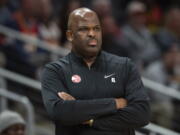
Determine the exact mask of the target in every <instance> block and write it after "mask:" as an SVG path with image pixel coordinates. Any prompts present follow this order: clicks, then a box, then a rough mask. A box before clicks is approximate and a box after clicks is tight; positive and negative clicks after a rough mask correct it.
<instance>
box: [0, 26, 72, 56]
mask: <svg viewBox="0 0 180 135" xmlns="http://www.w3.org/2000/svg"><path fill="white" fill-rule="evenodd" d="M0 33H2V34H4V35H6V36H7V37H9V38H13V39H18V40H21V41H24V42H26V43H31V45H34V46H37V47H39V48H42V49H45V50H47V51H49V52H51V53H52V54H56V55H60V56H65V55H66V54H68V53H69V50H68V49H65V48H62V47H52V46H53V45H51V44H50V43H47V42H45V41H42V40H40V39H38V38H35V37H33V36H30V35H27V34H23V33H21V32H19V31H16V30H13V29H10V28H8V27H5V26H3V25H0Z"/></svg>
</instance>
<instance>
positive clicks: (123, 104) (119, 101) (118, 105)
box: [115, 98, 127, 109]
mask: <svg viewBox="0 0 180 135" xmlns="http://www.w3.org/2000/svg"><path fill="white" fill-rule="evenodd" d="M115 101H116V108H117V109H122V108H124V107H126V106H127V100H126V99H125V98H116V99H115Z"/></svg>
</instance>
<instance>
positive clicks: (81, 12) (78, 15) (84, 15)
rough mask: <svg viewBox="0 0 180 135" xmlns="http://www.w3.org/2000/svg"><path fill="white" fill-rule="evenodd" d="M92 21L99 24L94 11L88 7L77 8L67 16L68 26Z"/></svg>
mask: <svg viewBox="0 0 180 135" xmlns="http://www.w3.org/2000/svg"><path fill="white" fill-rule="evenodd" d="M83 23H84V24H85V23H88V24H90V23H93V24H97V25H99V24H100V23H99V19H98V17H97V15H96V13H95V12H94V11H92V10H90V9H88V8H79V9H76V10H74V11H73V12H72V13H71V14H70V17H69V22H68V27H69V28H70V27H71V26H74V27H76V26H77V25H79V24H83Z"/></svg>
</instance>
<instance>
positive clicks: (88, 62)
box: [83, 56, 96, 68]
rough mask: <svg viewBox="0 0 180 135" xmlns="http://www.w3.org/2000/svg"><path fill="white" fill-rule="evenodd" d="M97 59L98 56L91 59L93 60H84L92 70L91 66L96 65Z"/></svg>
mask: <svg viewBox="0 0 180 135" xmlns="http://www.w3.org/2000/svg"><path fill="white" fill-rule="evenodd" d="M95 59H96V56H95V57H91V58H84V59H83V60H84V62H85V63H86V64H87V66H88V67H89V68H90V67H91V65H92V64H93V63H94V61H95Z"/></svg>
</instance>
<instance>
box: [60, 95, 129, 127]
mask: <svg viewBox="0 0 180 135" xmlns="http://www.w3.org/2000/svg"><path fill="white" fill-rule="evenodd" d="M58 96H59V98H61V99H63V100H76V99H75V98H74V97H73V96H72V95H70V94H68V93H66V92H58ZM114 100H115V103H116V109H122V108H124V107H126V106H127V100H126V99H124V98H115V99H114ZM93 123H94V120H93V119H90V120H88V121H84V122H83V123H82V124H84V125H89V126H93Z"/></svg>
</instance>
